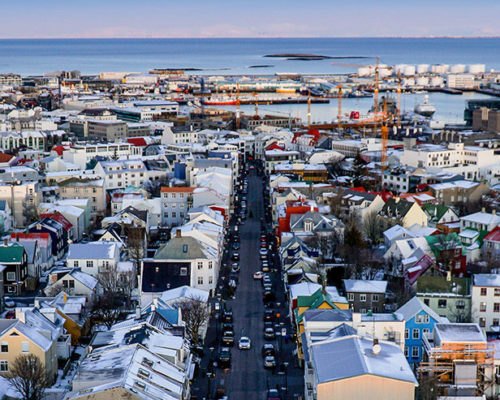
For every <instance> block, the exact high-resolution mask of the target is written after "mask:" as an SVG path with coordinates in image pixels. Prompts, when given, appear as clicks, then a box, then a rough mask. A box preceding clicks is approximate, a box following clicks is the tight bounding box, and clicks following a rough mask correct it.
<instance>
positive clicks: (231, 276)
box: [229, 270, 239, 283]
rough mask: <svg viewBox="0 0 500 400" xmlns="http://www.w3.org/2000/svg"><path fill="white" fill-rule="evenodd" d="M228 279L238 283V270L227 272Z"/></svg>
mask: <svg viewBox="0 0 500 400" xmlns="http://www.w3.org/2000/svg"><path fill="white" fill-rule="evenodd" d="M229 279H233V280H235V281H236V283H238V280H239V276H238V271H234V270H233V271H231V273H230V274H229Z"/></svg>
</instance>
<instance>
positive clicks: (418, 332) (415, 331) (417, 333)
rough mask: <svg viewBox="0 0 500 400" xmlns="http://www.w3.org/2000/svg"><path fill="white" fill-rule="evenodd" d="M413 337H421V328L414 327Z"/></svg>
mask: <svg viewBox="0 0 500 400" xmlns="http://www.w3.org/2000/svg"><path fill="white" fill-rule="evenodd" d="M411 337H412V339H420V329H412V331H411Z"/></svg>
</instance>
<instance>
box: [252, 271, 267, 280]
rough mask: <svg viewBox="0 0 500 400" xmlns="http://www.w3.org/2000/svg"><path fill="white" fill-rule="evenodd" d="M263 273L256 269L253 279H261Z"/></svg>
mask: <svg viewBox="0 0 500 400" xmlns="http://www.w3.org/2000/svg"><path fill="white" fill-rule="evenodd" d="M263 275H264V274H263V273H262V272H260V271H257V272H256V273H255V274H253V279H262V277H263Z"/></svg>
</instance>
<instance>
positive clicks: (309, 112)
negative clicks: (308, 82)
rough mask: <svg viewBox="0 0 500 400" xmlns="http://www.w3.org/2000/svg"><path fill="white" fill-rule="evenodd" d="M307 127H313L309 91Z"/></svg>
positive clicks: (309, 92) (309, 94) (309, 91)
mask: <svg viewBox="0 0 500 400" xmlns="http://www.w3.org/2000/svg"><path fill="white" fill-rule="evenodd" d="M307 126H308V128H310V127H311V90H310V89H309V90H308V96H307Z"/></svg>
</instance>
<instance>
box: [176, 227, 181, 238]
mask: <svg viewBox="0 0 500 400" xmlns="http://www.w3.org/2000/svg"><path fill="white" fill-rule="evenodd" d="M175 237H176V238H181V237H182V232H181V230H180V229H179V228H177V230H176V231H175Z"/></svg>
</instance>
